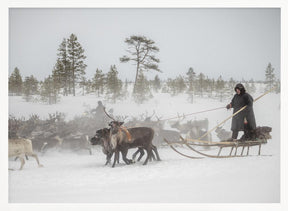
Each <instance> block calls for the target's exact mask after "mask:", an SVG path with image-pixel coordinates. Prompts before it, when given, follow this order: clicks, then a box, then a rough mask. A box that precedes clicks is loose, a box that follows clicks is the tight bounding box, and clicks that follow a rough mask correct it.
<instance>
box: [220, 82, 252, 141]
mask: <svg viewBox="0 0 288 211" xmlns="http://www.w3.org/2000/svg"><path fill="white" fill-rule="evenodd" d="M234 90H235V92H236V94H235V95H234V97H233V98H232V101H231V103H230V104H228V105H227V106H226V108H227V109H230V108H233V114H234V113H235V112H237V111H238V110H240V109H241V108H242V107H244V106H247V107H246V108H245V109H244V110H243V111H240V112H239V113H238V114H236V115H235V116H233V118H232V125H231V130H232V139H237V137H238V133H239V131H244V139H250V138H252V137H251V136H252V134H253V132H254V130H255V129H256V121H255V116H254V111H253V98H252V96H251V95H250V94H248V93H246V90H245V88H244V86H243V85H242V84H237V85H236V86H235V88H234ZM242 138H243V137H242Z"/></svg>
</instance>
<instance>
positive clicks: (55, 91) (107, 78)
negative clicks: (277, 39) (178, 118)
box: [9, 34, 280, 104]
mask: <svg viewBox="0 0 288 211" xmlns="http://www.w3.org/2000/svg"><path fill="white" fill-rule="evenodd" d="M125 43H126V44H127V45H128V49H129V51H128V52H130V54H131V55H124V56H122V57H121V58H120V61H121V62H130V61H132V62H134V63H133V64H136V65H135V66H136V71H135V72H136V77H135V81H128V80H127V79H126V80H125V81H123V80H121V79H120V78H119V72H118V68H117V67H116V65H111V66H110V68H109V70H108V71H107V70H106V71H104V70H102V69H99V68H95V69H96V70H95V73H94V76H93V77H92V78H87V77H86V76H85V75H86V73H85V69H86V67H87V65H86V64H85V59H86V56H85V55H84V49H83V48H82V46H81V44H80V43H79V42H78V40H77V36H76V35H74V34H71V35H70V37H69V38H68V39H66V38H64V39H63V41H62V42H61V44H60V45H59V49H58V52H57V56H58V58H57V61H56V62H55V66H54V68H53V69H52V73H51V74H50V75H48V76H47V77H46V78H45V79H44V80H43V81H39V80H37V78H36V77H35V76H33V75H31V76H25V77H23V76H22V75H21V70H19V69H18V68H17V67H15V69H14V71H13V73H12V74H11V75H10V77H9V95H18V96H23V97H24V98H25V99H26V100H27V101H36V102H39V101H41V102H47V103H48V104H55V103H57V102H59V101H60V100H61V96H68V95H72V96H76V95H88V94H95V95H96V96H98V97H103V98H105V99H107V100H109V101H111V102H114V103H115V102H116V101H117V100H122V99H125V98H127V97H129V96H132V97H133V99H134V100H135V102H137V103H142V102H144V101H146V100H148V99H150V98H153V93H159V92H161V93H170V94H171V96H176V95H178V94H180V93H187V94H188V95H189V99H190V102H191V103H193V97H194V96H195V95H197V96H200V97H205V96H208V97H215V98H219V100H220V101H222V99H223V98H224V97H225V95H230V96H231V93H233V92H234V87H235V84H236V83H239V82H241V83H243V84H244V85H245V88H246V89H247V91H248V92H250V93H253V92H255V90H256V88H255V83H256V82H261V83H265V84H266V89H267V90H268V89H271V88H272V87H275V86H276V87H277V88H276V92H280V80H279V79H277V78H276V77H275V74H274V68H273V67H272V65H271V63H268V65H267V68H266V70H263V75H264V74H265V81H254V80H253V79H250V80H248V81H247V80H244V79H241V80H239V79H238V80H235V79H233V78H230V79H229V80H228V81H225V80H224V79H223V78H222V76H221V75H219V77H218V78H217V79H214V78H209V76H207V75H204V74H203V73H198V72H197V71H195V70H194V69H193V68H192V67H189V68H188V70H186V71H185V70H183V71H180V70H178V71H179V72H185V74H182V75H181V74H179V75H178V76H177V77H176V78H168V79H167V80H161V79H160V77H159V75H158V74H156V76H155V77H154V79H152V80H148V79H147V77H146V76H145V72H147V71H151V70H153V71H157V72H159V74H165V70H160V69H159V68H158V63H160V60H159V59H157V57H156V54H157V52H158V51H159V49H158V48H157V46H156V45H155V43H154V41H153V40H151V39H148V38H146V37H145V36H131V37H129V38H127V39H126V40H125ZM139 46H140V47H139ZM160 72H162V73H160ZM131 87H133V88H131Z"/></svg>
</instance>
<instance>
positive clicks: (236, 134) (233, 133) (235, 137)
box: [232, 130, 239, 139]
mask: <svg viewBox="0 0 288 211" xmlns="http://www.w3.org/2000/svg"><path fill="white" fill-rule="evenodd" d="M238 133H239V131H238V130H233V131H232V139H237V137H238Z"/></svg>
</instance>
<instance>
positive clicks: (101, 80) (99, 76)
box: [93, 68, 105, 97]
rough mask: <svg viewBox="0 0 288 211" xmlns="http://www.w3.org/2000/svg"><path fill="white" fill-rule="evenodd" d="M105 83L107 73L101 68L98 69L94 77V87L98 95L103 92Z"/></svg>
mask: <svg viewBox="0 0 288 211" xmlns="http://www.w3.org/2000/svg"><path fill="white" fill-rule="evenodd" d="M104 85H105V74H104V73H103V72H102V70H100V69H98V68H97V69H96V73H95V74H94V78H93V89H94V90H95V91H96V93H97V95H98V97H99V96H100V94H103V91H104Z"/></svg>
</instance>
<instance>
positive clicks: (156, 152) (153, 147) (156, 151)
mask: <svg viewBox="0 0 288 211" xmlns="http://www.w3.org/2000/svg"><path fill="white" fill-rule="evenodd" d="M152 150H153V151H154V153H155V155H156V157H157V160H158V161H160V160H161V159H160V156H159V154H158V150H157V147H156V146H154V145H152ZM152 156H153V157H154V160H155V156H154V154H153V153H152Z"/></svg>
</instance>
